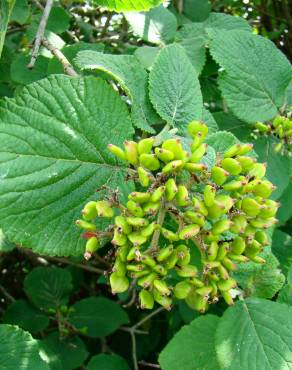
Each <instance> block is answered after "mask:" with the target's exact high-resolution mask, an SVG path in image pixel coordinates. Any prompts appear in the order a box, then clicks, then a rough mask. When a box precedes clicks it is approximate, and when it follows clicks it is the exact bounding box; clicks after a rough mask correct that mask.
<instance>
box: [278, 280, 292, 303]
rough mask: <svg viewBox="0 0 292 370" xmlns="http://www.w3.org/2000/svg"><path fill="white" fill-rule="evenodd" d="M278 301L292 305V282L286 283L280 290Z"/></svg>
mask: <svg viewBox="0 0 292 370" xmlns="http://www.w3.org/2000/svg"><path fill="white" fill-rule="evenodd" d="M277 302H279V303H285V304H287V305H289V306H292V284H286V285H285V286H284V287H283V288H282V289H281V290H280V292H279V294H278V298H277Z"/></svg>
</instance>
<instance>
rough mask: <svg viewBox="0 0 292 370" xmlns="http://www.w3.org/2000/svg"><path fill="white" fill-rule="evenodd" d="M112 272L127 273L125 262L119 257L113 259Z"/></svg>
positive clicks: (119, 274)
mask: <svg viewBox="0 0 292 370" xmlns="http://www.w3.org/2000/svg"><path fill="white" fill-rule="evenodd" d="M113 272H115V273H116V274H117V275H118V276H125V275H126V273H127V269H126V264H125V262H123V261H122V260H121V259H120V258H119V257H117V258H116V260H115V263H114V266H113Z"/></svg>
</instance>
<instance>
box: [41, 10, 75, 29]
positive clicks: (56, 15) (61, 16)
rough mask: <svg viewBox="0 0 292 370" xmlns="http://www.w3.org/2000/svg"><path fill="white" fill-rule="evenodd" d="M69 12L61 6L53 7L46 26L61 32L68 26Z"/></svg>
mask: <svg viewBox="0 0 292 370" xmlns="http://www.w3.org/2000/svg"><path fill="white" fill-rule="evenodd" d="M70 19H71V17H70V14H69V13H68V12H67V11H66V10H65V9H64V8H62V7H60V6H58V7H53V8H52V10H51V12H50V16H49V19H48V23H47V26H46V28H47V29H48V30H51V31H53V32H55V33H62V32H64V31H66V30H67V29H68V28H69V23H70Z"/></svg>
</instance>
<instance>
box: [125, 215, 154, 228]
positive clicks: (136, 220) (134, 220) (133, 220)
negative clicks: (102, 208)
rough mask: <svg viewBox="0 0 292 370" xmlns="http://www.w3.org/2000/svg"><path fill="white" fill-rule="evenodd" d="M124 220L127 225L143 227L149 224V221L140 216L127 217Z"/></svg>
mask: <svg viewBox="0 0 292 370" xmlns="http://www.w3.org/2000/svg"><path fill="white" fill-rule="evenodd" d="M126 220H127V223H128V224H129V225H131V226H134V227H143V226H147V225H148V224H149V221H148V220H147V219H146V218H142V217H127V218H126Z"/></svg>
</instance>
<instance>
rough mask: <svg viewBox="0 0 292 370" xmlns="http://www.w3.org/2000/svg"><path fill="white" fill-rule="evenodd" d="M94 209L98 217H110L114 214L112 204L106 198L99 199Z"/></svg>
mask: <svg viewBox="0 0 292 370" xmlns="http://www.w3.org/2000/svg"><path fill="white" fill-rule="evenodd" d="M96 210H97V215H98V217H107V218H112V217H113V216H114V211H113V209H112V205H111V203H110V202H108V201H107V200H99V201H98V202H96Z"/></svg>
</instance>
